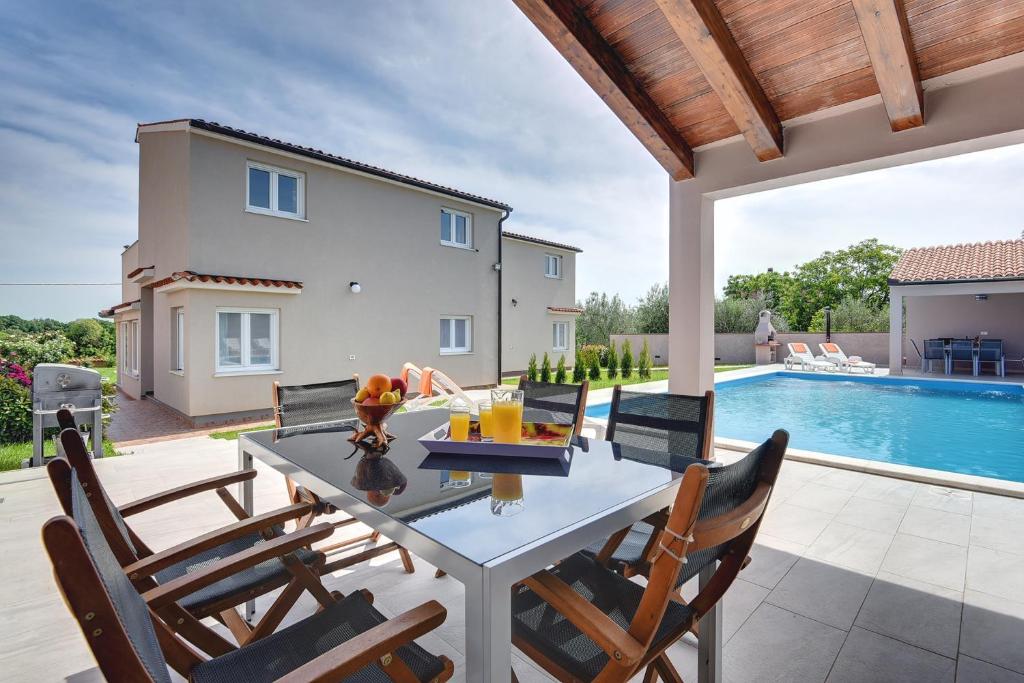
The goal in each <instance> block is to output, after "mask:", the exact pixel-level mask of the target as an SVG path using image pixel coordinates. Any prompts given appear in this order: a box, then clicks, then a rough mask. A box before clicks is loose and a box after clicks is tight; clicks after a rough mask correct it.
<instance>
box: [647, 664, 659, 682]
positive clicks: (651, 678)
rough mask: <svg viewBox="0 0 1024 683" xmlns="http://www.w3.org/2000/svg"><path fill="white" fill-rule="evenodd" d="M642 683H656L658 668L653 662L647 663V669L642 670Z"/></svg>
mask: <svg viewBox="0 0 1024 683" xmlns="http://www.w3.org/2000/svg"><path fill="white" fill-rule="evenodd" d="M644 683H658V669H657V667H656V666H654V662H651V663H650V664H648V665H647V671H645V672H644Z"/></svg>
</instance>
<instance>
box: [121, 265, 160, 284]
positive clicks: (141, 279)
mask: <svg viewBox="0 0 1024 683" xmlns="http://www.w3.org/2000/svg"><path fill="white" fill-rule="evenodd" d="M155 274H156V266H143V267H141V268H136V269H135V270H133V271H132V272H130V273H128V275H127V277H128V282H134V283H135V284H137V285H144V284H146V283H147V282H149V281H150V280H152V279H153V276H154V275H155Z"/></svg>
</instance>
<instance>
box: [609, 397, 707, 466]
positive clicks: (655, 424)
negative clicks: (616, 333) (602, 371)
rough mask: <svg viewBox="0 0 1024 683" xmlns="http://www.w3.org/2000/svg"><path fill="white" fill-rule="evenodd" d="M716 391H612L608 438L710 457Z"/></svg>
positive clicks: (673, 451)
mask: <svg viewBox="0 0 1024 683" xmlns="http://www.w3.org/2000/svg"><path fill="white" fill-rule="evenodd" d="M714 409H715V392H713V391H707V392H705V393H704V395H703V396H686V395H684V394H648V393H642V392H638V391H623V390H622V387H621V386H620V385H616V386H615V390H614V391H613V393H612V405H611V409H610V411H609V413H608V429H607V430H606V432H605V438H606V439H607V440H608V441H614V442H615V443H621V444H624V445H626V446H636V447H638V448H646V449H649V450H654V451H662V452H664V453H673V454H675V455H685V456H688V457H690V458H700V459H702V460H707V459H708V455H709V453H710V450H711V441H712V438H711V429H712V423H713V421H714Z"/></svg>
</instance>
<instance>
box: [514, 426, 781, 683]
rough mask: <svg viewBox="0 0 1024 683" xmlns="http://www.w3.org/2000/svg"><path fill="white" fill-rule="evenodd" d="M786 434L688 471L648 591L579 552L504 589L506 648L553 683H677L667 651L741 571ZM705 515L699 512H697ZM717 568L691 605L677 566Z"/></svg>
mask: <svg viewBox="0 0 1024 683" xmlns="http://www.w3.org/2000/svg"><path fill="white" fill-rule="evenodd" d="M788 441H789V435H788V434H787V433H786V432H784V431H782V430H779V431H776V432H775V433H774V434H773V435H772V437H771V439H769V440H768V441H765V442H764V443H763V444H761V445H760V446H758V447H757V448H756V449H754V450H753V451H751V452H750V453H749V454H748V455H747V456H746V457H744V458H743V459H742V460H740V461H738V462H735V463H733V464H731V465H724V466H714V465H712V466H711V467H705V466H704V465H698V464H694V465H690V466H689V467H688V468H686V471H685V473H684V474H683V480H682V482H681V483H680V486H679V492H678V493H677V495H676V499H675V503H674V505H673V506H672V512H671V514H670V516H669V519H668V523H667V524H666V526H665V528H664V529H663V530H661V531H660V532H659V533H658V541H657V550H656V552H655V554H654V557H653V561H652V562H651V565H650V570H649V571H648V581H647V586H646V587H642V586H640V585H639V584H637V583H635V582H633V581H630V580H629V579H627V578H625V577H623V576H622V575H621V574H618V573H616V572H614V571H612V570H611V569H608V568H607V567H605V566H603V565H601V564H599V563H598V562H597V561H596V560H595V559H594V558H592V557H589V556H587V555H584V554H582V553H577V554H576V555H573V556H572V557H570V558H568V559H566V560H564V561H562V562H560V563H559V564H557V565H556V566H554V567H553V568H552V569H550V570H546V571H542V572H538V573H537V574H534V575H533V576H531V577H530V578H529V579H527V580H525V581H523V582H522V584H520V585H519V586H517V587H515V588H513V592H512V642H513V643H514V644H515V645H516V647H518V648H519V649H520V650H522V651H523V652H524V653H525V654H526V655H528V656H529V657H530V658H531V659H533V660H534V661H535V662H537V663H538V664H539V665H541V667H543V668H544V669H545V670H546V671H547V672H548V673H550V674H551V675H552V676H554V677H555V678H557V679H558V680H560V681H572V682H576V681H581V682H582V681H602V682H610V681H628V680H629V679H630V678H631V677H633V676H634V675H637V674H638V673H640V672H641V671H644V670H645V669H646V672H645V677H644V681H645V683H653V682H654V681H656V680H657V679H658V678H659V677H661V678H663V679H664V680H666V681H672V682H677V683H681V682H682V678H680V676H679V673H678V672H677V671H676V670H675V668H674V667H673V665H672V662H671V661H670V660H669V658H668V656H667V655H666V654H665V651H666V649H667V648H668V647H669V646H670V645H672V644H673V643H674V642H676V641H677V640H678V639H679V638H681V637H682V636H683V635H684V634H686V633H687V632H692V633H697V626H698V622H699V621H700V619H701V618H702V617H703V616H704V615H705V614H707V613H708V610H710V609H711V608H712V607H713V606H714V605H715V604H716V603H717V602H718V601H719V600H720V599H721V598H722V596H724V595H725V592H726V591H727V590H728V588H729V586H731V585H732V582H733V581H734V580H735V579H736V575H737V574H738V573H739V571H740V569H741V568H742V567H743V565H744V563H745V560H746V557H747V553H748V552H749V551H750V547H751V546H752V545H753V543H754V538H755V537H756V535H757V530H758V528H759V527H760V524H761V519H762V517H763V515H764V511H765V509H766V507H767V505H768V500H769V498H770V496H771V492H772V489H773V487H774V484H775V480H776V478H777V476H778V472H779V468H780V467H781V465H782V459H783V457H784V456H785V452H786V445H787V443H788ZM705 510H707V512H704V511H705ZM710 562H720V564H719V565H718V567H717V569H716V570H715V573H714V575H713V576H712V577H711V580H710V581H709V582H708V583H707V584H706V586H705V587H704V589H703V590H701V591H700V592H699V593H698V594H697V596H696V597H695V598H694V599H693V600H692V601H691V602H689V603H686V602H685V601H683V600H682V598H680V597H679V596H678V594H677V593H676V587H677V586H678V585H679V583H680V574H681V573H682V570H683V569H684V568H686V571H687V572H689V571H691V570H690V569H689V567H690V565H691V564H694V565H699V566H708V564H709V563H710Z"/></svg>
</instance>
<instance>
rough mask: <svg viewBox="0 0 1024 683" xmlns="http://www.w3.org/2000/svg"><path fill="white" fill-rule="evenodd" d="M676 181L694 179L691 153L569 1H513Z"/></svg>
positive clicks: (583, 16) (622, 63)
mask: <svg viewBox="0 0 1024 683" xmlns="http://www.w3.org/2000/svg"><path fill="white" fill-rule="evenodd" d="M514 2H515V3H516V5H518V7H519V9H520V10H522V12H523V14H525V15H526V16H527V18H528V19H529V20H530V21H532V22H533V23H534V25H535V26H536V27H537V28H538V29H540V32H541V33H543V34H544V36H545V37H546V38H547V39H548V40H549V41H550V42H551V44H552V45H554V46H555V48H556V49H557V50H558V51H559V52H560V53H561V54H562V56H563V57H564V58H565V59H566V61H568V62H569V63H570V64H571V65H572V66H573V68H574V69H576V71H577V72H578V73H579V74H580V76H582V77H583V80H584V81H586V82H587V83H588V84H589V85H590V87H591V88H593V89H594V91H595V92H596V93H597V94H598V96H600V98H601V99H602V100H604V102H605V104H607V105H608V106H609V107H610V108H611V110H612V111H613V112H615V114H616V115H617V116H618V117H619V118H620V119H621V120H622V122H623V123H625V124H626V126H627V127H628V128H629V129H630V130H631V131H632V132H633V134H634V135H635V136H636V137H637V138H638V139H639V140H640V142H641V143H643V145H644V147H646V148H647V150H648V151H649V152H650V153H651V154H652V155H654V158H655V159H657V160H658V162H660V163H661V165H662V166H664V167H665V170H666V171H668V172H669V174H670V175H671V176H672V178H673V179H675V180H685V179H687V178H692V177H693V150H691V149H690V145H689V144H687V142H686V140H685V139H684V138H683V136H682V135H681V134H680V133H679V131H678V130H676V128H675V126H673V125H672V124H671V123H670V122H669V120H668V117H667V116H665V113H664V112H662V111H661V109H659V108H658V105H657V104H655V103H654V100H652V99H651V96H650V95H649V94H648V93H647V91H646V90H644V88H643V86H641V85H640V83H639V82H638V81H637V80H636V78H635V77H634V76H633V74H631V73H630V72H629V70H628V69H627V68H626V65H625V63H624V62H623V61H622V58H621V57H620V56H619V55H618V53H616V52H615V50H613V49H612V48H611V46H609V45H608V43H607V42H606V41H605V40H604V38H603V37H602V36H601V34H600V33H599V32H598V30H597V29H596V28H594V26H593V24H591V23H590V20H589V19H588V18H587V17H586V15H585V14H584V13H583V11H582V10H580V9H578V8H577V7H576V5H575V4H574V3H573V2H572V0H514Z"/></svg>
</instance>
